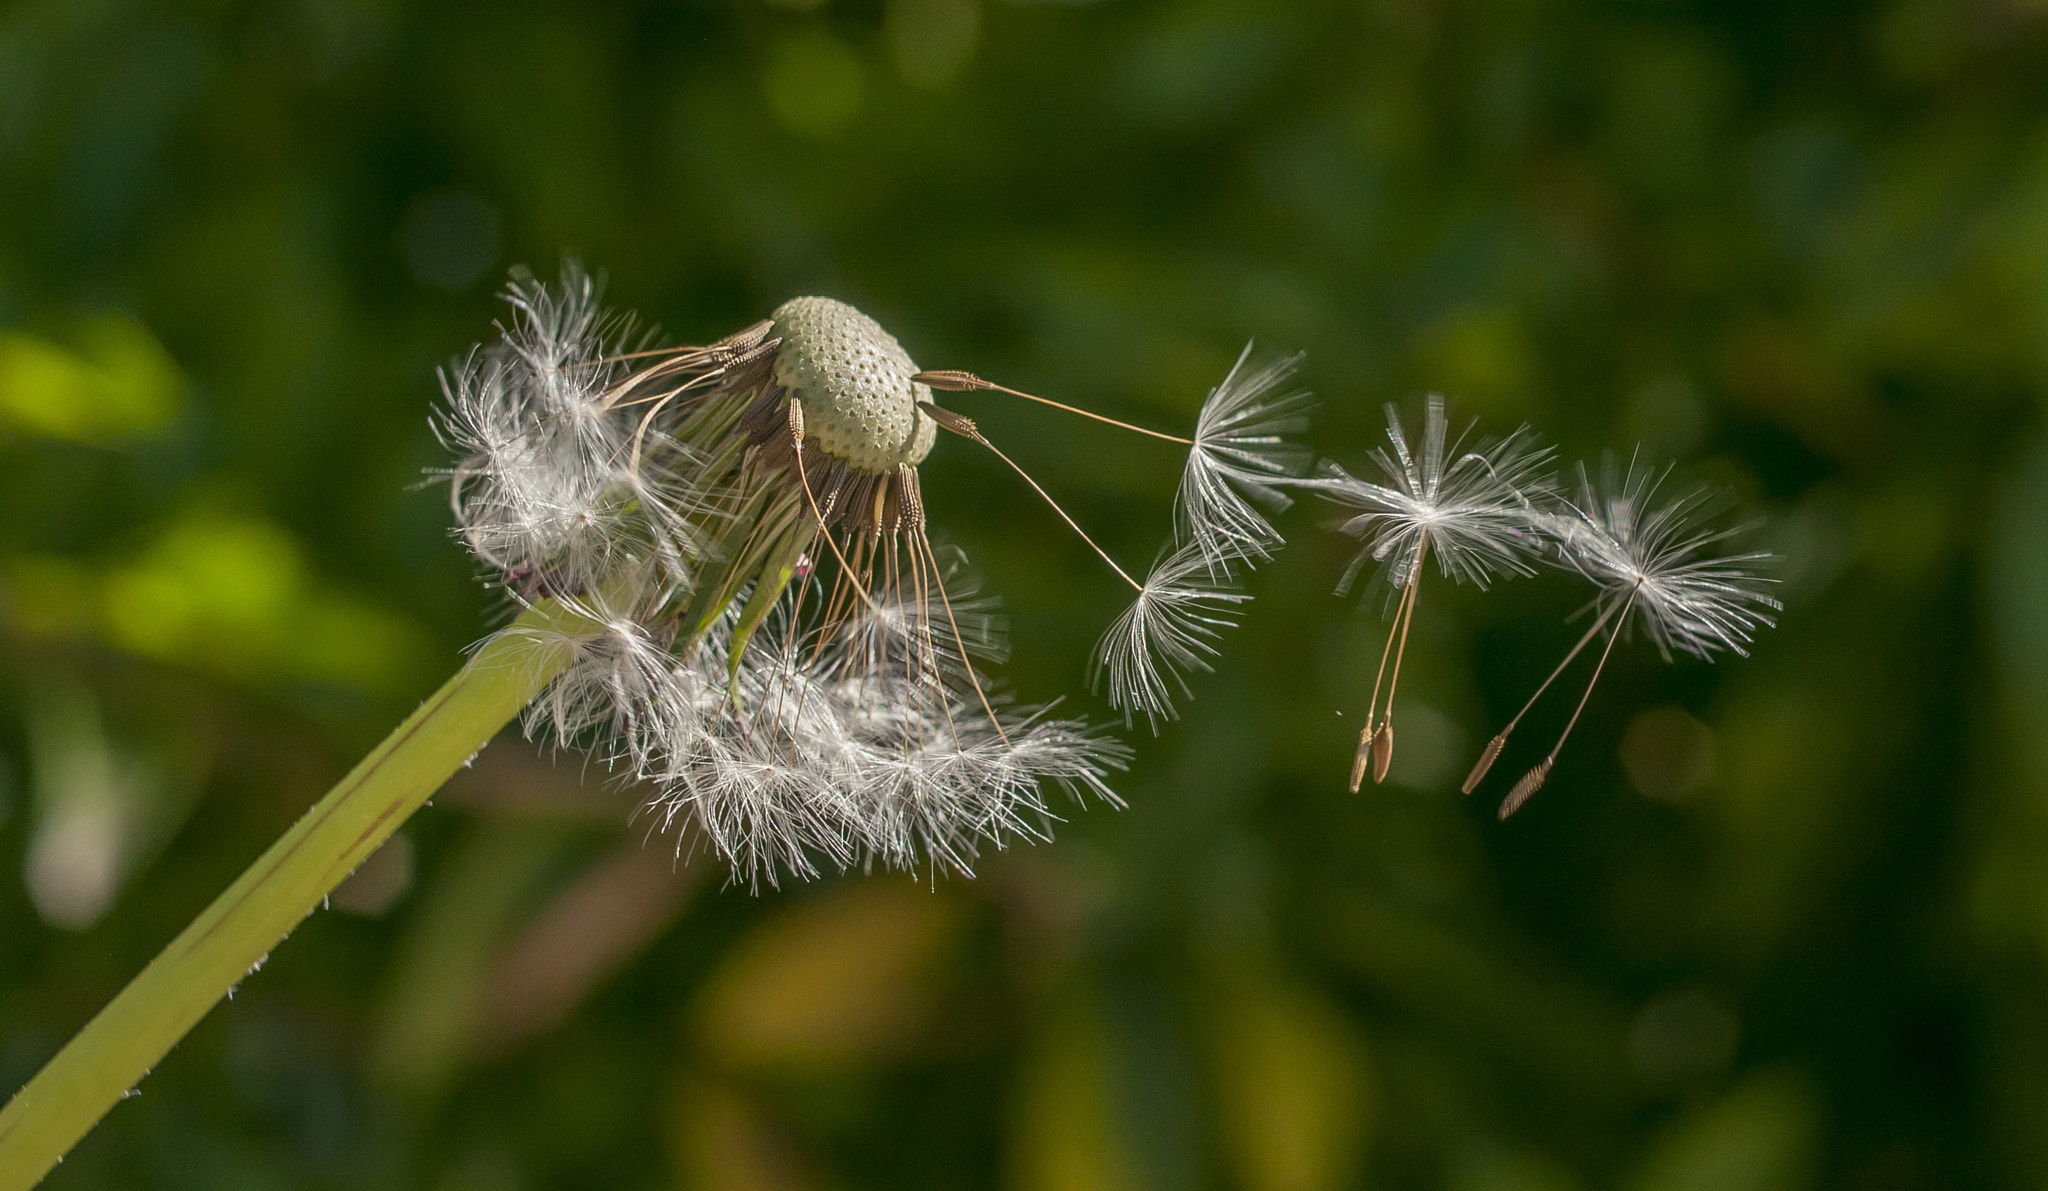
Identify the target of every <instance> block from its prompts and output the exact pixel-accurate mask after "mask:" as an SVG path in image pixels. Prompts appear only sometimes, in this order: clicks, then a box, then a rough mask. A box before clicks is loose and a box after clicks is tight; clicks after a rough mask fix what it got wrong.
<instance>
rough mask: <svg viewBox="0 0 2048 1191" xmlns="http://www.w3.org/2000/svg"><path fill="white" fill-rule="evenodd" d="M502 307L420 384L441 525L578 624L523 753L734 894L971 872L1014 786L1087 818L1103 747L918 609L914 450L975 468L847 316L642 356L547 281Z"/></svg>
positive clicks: (984, 624)
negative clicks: (450, 453)
mask: <svg viewBox="0 0 2048 1191" xmlns="http://www.w3.org/2000/svg"><path fill="white" fill-rule="evenodd" d="M509 297H510V299H511V302H512V306H513V309H514V314H515V318H514V320H513V322H512V323H511V325H509V326H507V327H505V328H504V330H503V334H502V336H501V338H500V341H499V342H498V343H497V344H495V345H493V346H492V347H490V348H488V349H482V350H480V351H479V352H478V353H474V354H473V355H472V356H471V357H470V359H469V360H468V361H466V362H465V364H464V366H463V367H462V368H460V369H458V370H457V371H455V372H454V373H453V374H452V375H451V377H450V378H448V380H447V382H446V384H445V386H444V387H445V389H446V391H447V393H448V408H447V410H446V411H445V412H444V413H443V415H442V418H441V422H440V425H441V432H442V436H443V438H444V439H446V440H447V441H449V442H450V443H451V444H452V445H453V446H455V447H456V448H457V449H458V450H460V451H462V452H464V457H463V459H462V461H461V463H460V464H459V465H458V466H457V467H456V468H455V469H454V471H453V473H452V475H451V485H452V489H453V491H454V497H453V500H454V506H455V511H456V514H457V520H458V528H459V532H460V533H461V534H462V535H463V537H464V538H465V540H467V541H468V542H469V544H470V546H471V548H472V550H473V551H474V552H475V553H476V555H477V557H478V558H479V559H480V560H482V561H483V562H485V563H486V565H487V566H489V567H490V568H492V570H493V572H494V573H495V574H497V575H498V576H499V581H500V582H503V583H504V584H505V585H506V586H507V587H508V588H510V589H511V590H512V591H513V592H514V594H515V595H516V596H518V597H519V598H521V599H529V600H530V599H532V598H534V597H536V596H539V595H547V596H551V597H553V598H554V599H556V600H557V601H559V602H560V603H562V604H563V605H564V606H567V607H569V608H571V609H573V610H575V611H576V612H577V613H578V614H579V615H581V616H582V617H583V618H585V619H586V620H588V621H589V622H591V623H594V624H597V625H600V626H602V631H600V632H598V633H596V634H595V635H587V636H584V635H579V636H578V637H577V639H576V640H573V641H564V642H563V643H562V644H563V645H564V647H565V648H567V649H569V650H570V651H571V653H572V654H573V660H572V661H571V662H570V664H569V666H568V667H567V669H566V670H564V672H563V673H562V674H561V675H560V676H559V677H558V678H556V679H555V680H554V681H553V682H552V684H550V686H549V688H548V690H547V691H546V692H545V693H543V695H542V696H541V698H539V699H538V700H536V701H535V702H534V704H533V705H532V707H531V708H529V710H528V713H527V717H526V719H527V726H528V730H529V731H530V732H545V733H547V734H549V735H552V736H553V737H554V738H555V739H557V740H560V741H564V742H569V743H577V744H587V745H590V746H592V747H595V748H598V749H600V750H603V752H604V755H605V757H606V759H607V760H609V761H612V762H614V763H615V764H617V765H618V766H619V767H620V768H621V769H622V770H623V771H624V772H626V773H628V774H630V775H632V776H633V777H636V778H639V779H642V780H645V781H648V782H650V783H652V784H653V786H654V788H655V794H654V796H653V799H652V801H651V804H650V810H651V811H652V812H653V814H654V816H655V821H656V822H657V823H659V824H660V825H662V826H664V827H669V828H673V829H675V830H676V831H677V833H678V835H679V837H683V838H689V839H694V840H700V841H702V842H704V843H706V844H707V845H708V846H709V847H710V849H711V850H712V851H714V852H716V853H717V854H718V855H720V856H721V857H722V858H723V859H724V860H725V861H726V862H727V863H728V864H729V865H730V866H731V868H732V871H733V874H734V877H735V879H737V880H741V881H744V882H746V883H747V884H749V885H750V886H756V887H758V886H759V885H760V884H762V883H767V884H770V885H773V884H775V883H777V882H778V881H779V880H780V878H781V876H782V875H784V874H788V875H794V876H797V877H800V878H808V877H811V876H814V875H816V873H817V872H818V865H819V864H820V863H824V864H828V865H832V866H836V867H841V868H844V867H848V866H853V865H866V864H872V863H881V864H884V865H889V866H895V867H903V868H915V867H919V866H921V865H931V866H934V867H944V868H947V869H950V870H954V871H958V872H961V873H970V874H971V872H972V867H971V866H972V862H973V859H974V857H975V855H976V853H977V849H978V847H979V845H981V844H984V843H990V844H995V845H998V846H1000V845H1001V844H1003V843H1004V842H1005V841H1007V840H1008V839H1011V838H1016V837H1032V836H1042V835H1043V834H1044V824H1045V823H1046V822H1048V821H1049V819H1050V817H1051V811H1050V809H1049V808H1048V807H1047V806H1046V805H1045V804H1044V803H1043V802H1042V801H1041V800H1040V797H1039V795H1038V783H1039V781H1040V779H1044V780H1047V781H1049V782H1052V783H1053V784H1055V785H1063V786H1065V787H1066V788H1067V789H1068V790H1069V791H1071V792H1073V793H1075V794H1076V795H1077V796H1078V795H1094V796H1098V797H1103V798H1107V799H1111V800H1113V798H1114V796H1113V795H1111V794H1110V792H1109V788H1108V786H1107V784H1106V781H1105V775H1106V773H1107V772H1108V771H1109V770H1110V769H1113V768H1116V767H1119V766H1120V765H1121V764H1122V760H1123V755H1124V754H1123V750H1122V747H1121V746H1120V745H1117V744H1115V743H1114V742H1112V741H1109V740H1106V739H1104V738H1102V737H1100V736H1099V735H1097V734H1095V733H1093V732H1091V731H1090V730H1089V729H1087V728H1086V726H1085V725H1082V724H1080V723H1077V722H1074V721H1068V720H1060V719H1053V718H1049V717H1048V716H1047V715H1046V713H1045V711H1044V709H1042V708H1034V707H1017V706H1012V705H1010V704H1009V703H1008V702H1007V701H1006V700H1005V699H1004V698H1002V697H1001V696H1000V695H999V694H998V693H997V692H995V691H993V690H991V689H990V688H989V685H988V684H987V683H986V682H984V681H983V677H982V675H981V674H980V673H979V671H978V669H977V666H976V662H975V658H974V655H975V654H976V653H977V652H986V650H987V648H988V646H989V645H990V642H989V640H988V638H989V637H991V636H992V631H991V626H990V624H989V622H988V621H987V620H986V618H977V616H976V615H975V611H974V609H973V608H972V607H971V606H970V604H971V601H964V600H963V601H957V602H956V599H955V596H954V595H953V593H952V592H950V591H949V590H948V585H949V583H955V584H957V575H955V574H949V571H950V570H951V569H952V568H948V567H946V566H943V565H941V563H940V560H939V557H938V555H937V553H936V552H935V550H934V548H933V546H932V543H931V541H930V539H929V537H928V536H927V533H926V521H925V510H924V503H923V497H922V494H921V489H920V487H919V483H918V471H917V467H918V464H920V463H921V462H922V461H923V460H924V458H925V456H926V455H927V453H928V452H929V451H930V450H931V448H932V446H933V443H934V441H935V439H936V435H937V432H938V431H939V430H940V429H945V430H947V431H950V432H952V433H954V434H958V435H962V436H964V437H967V438H970V439H972V440H974V441H976V442H978V443H981V444H982V445H984V446H987V447H989V449H991V450H996V449H995V447H994V445H993V444H991V443H989V442H988V440H987V439H986V438H985V437H984V436H982V435H981V433H980V432H979V431H978V430H976V428H975V427H974V424H973V422H972V421H970V420H969V419H967V418H965V417H963V416H961V415H958V414H956V413H953V412H952V411H950V410H946V409H943V408H941V407H940V406H938V405H937V404H936V403H935V402H933V400H932V392H931V389H930V387H929V386H927V385H926V384H925V383H923V381H921V380H920V379H918V377H919V373H918V369H917V367H916V366H915V365H914V364H913V363H912V362H911V360H910V357H909V355H908V354H907V353H905V352H904V351H903V349H902V347H901V345H900V344H898V343H897V341H896V340H895V338H894V337H892V336H890V335H889V334H888V333H887V332H886V331H884V330H883V329H882V328H881V327H880V326H879V325H878V324H876V323H875V322H874V320H873V319H870V318H868V317H867V316H866V315H864V314H861V313H860V312H859V311H857V310H855V309H853V308H852V307H850V306H847V305H845V304H844V303H841V302H837V301H834V300H832V299H829V298H797V299H793V300H791V301H789V302H786V303H784V304H783V305H782V306H781V307H779V308H778V309H777V310H776V311H775V312H774V313H773V315H772V316H771V317H770V318H769V319H768V320H766V321H765V322H762V323H758V324H756V325H754V326H752V327H749V328H747V329H745V330H743V331H741V332H739V333H738V334H736V335H733V336H730V337H728V338H726V339H724V340H720V341H718V342H716V343H713V344H710V345H708V346H702V347H678V348H646V347H637V346H636V345H633V344H630V343H629V342H627V340H626V338H625V334H626V332H627V331H628V329H629V324H627V323H625V322H623V321H621V320H617V319H614V318H612V317H610V316H608V315H605V314H603V313H601V312H600V311H599V310H598V308H597V301H598V291H597V287H596V286H595V284H594V283H593V282H591V280H590V279H589V278H588V277H587V276H585V275H583V274H582V273H581V272H580V271H577V270H574V269H573V268H572V269H571V270H570V272H569V273H568V275H567V277H566V278H565V280H564V282H563V284H562V285H560V286H558V287H553V288H549V287H543V286H540V285H538V284H537V283H535V282H534V281H533V280H532V278H531V277H530V276H526V275H520V276H516V277H515V279H514V282H513V285H512V288H511V290H510V293H509ZM996 454H998V455H999V456H1002V452H1000V451H999V450H997V451H996ZM1002 457H1003V458H1004V459H1005V461H1006V462H1007V461H1008V457H1007V456H1002ZM1013 466H1014V465H1013ZM1026 478H1027V480H1028V479H1029V477H1028V476H1027V477H1026ZM1034 487H1036V485H1035V483H1034ZM1040 491H1041V492H1042V489H1041V490H1040ZM1048 499H1049V498H1048ZM1055 507H1057V506H1055ZM1063 515H1064V514H1063ZM1091 544H1092V543H1091ZM963 620H964V621H965V622H966V624H965V625H964V626H963ZM764 632H765V633H766V634H767V635H766V636H765V637H764V636H763V635H762V634H763V633H764Z"/></svg>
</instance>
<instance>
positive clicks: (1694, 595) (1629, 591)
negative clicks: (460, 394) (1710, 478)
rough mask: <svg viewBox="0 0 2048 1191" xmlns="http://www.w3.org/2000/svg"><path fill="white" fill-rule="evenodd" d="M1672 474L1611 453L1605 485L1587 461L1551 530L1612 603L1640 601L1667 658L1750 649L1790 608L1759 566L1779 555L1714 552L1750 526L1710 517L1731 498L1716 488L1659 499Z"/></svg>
mask: <svg viewBox="0 0 2048 1191" xmlns="http://www.w3.org/2000/svg"><path fill="white" fill-rule="evenodd" d="M1670 472H1671V469H1670V468H1669V467H1668V466H1666V467H1663V468H1657V467H1652V466H1648V465H1646V464H1644V463H1643V462H1642V461H1641V460H1640V459H1639V458H1631V459H1630V460H1629V464H1628V467H1627V468H1626V470H1624V469H1622V468H1621V467H1620V465H1619V463H1618V461H1617V460H1616V459H1615V458H1614V457H1612V456H1609V457H1608V458H1607V459H1606V460H1604V462H1603V465H1602V468H1601V479H1600V482H1599V483H1598V484H1596V483H1595V482H1594V481H1593V480H1592V478H1591V477H1590V475H1589V474H1588V472H1587V470H1586V466H1585V464H1583V463H1581V464H1579V466H1578V485H1577V491H1576V494H1575V495H1574V496H1573V497H1571V498H1569V499H1560V500H1559V501H1558V506H1557V510H1556V512H1555V513H1554V514H1552V515H1551V516H1549V517H1547V518H1546V519H1545V522H1544V528H1545V530H1546V532H1548V533H1549V534H1550V535H1551V536H1552V537H1553V538H1554V539H1555V540H1556V543H1557V556H1558V559H1559V561H1560V563H1561V564H1562V565H1565V566H1567V567H1569V568H1571V569H1572V570H1575V571H1577V572H1578V573H1579V574H1581V575H1583V576H1584V577H1585V578H1586V579H1587V580H1588V581H1590V582H1591V583H1593V584H1594V585H1595V586H1596V587H1598V588H1599V589H1600V600H1601V602H1602V604H1603V606H1604V607H1613V606H1615V605H1617V604H1619V603H1621V602H1624V601H1630V600H1632V601H1633V602H1632V603H1630V604H1629V609H1630V611H1629V621H1630V623H1631V624H1633V625H1640V626H1641V628H1642V630H1643V632H1644V634H1645V635H1646V636H1648V637H1649V638H1650V640H1651V641H1652V642H1654V643H1655V644H1656V646H1657V649H1658V651H1659V652H1660V653H1661V654H1662V655H1663V656H1664V658H1665V659H1666V660H1669V659H1670V657H1671V655H1672V651H1673V650H1677V651H1678V652H1681V653H1688V654H1691V655H1693V656H1694V657H1698V658H1703V659H1708V660H1711V659H1712V657H1713V655H1714V654H1715V653H1716V652H1719V651H1722V650H1726V651H1728V652H1730V653H1734V654H1736V655H1738V656H1742V657H1747V656H1748V654H1749V646H1750V643H1751V642H1752V640H1753V639H1754V637H1755V634H1756V630H1757V629H1759V628H1763V627H1768V626H1770V625H1773V624H1776V623H1777V621H1776V617H1775V614H1776V613H1777V612H1778V611H1779V610H1780V609H1781V608H1782V605H1781V604H1780V603H1779V602H1778V601H1777V600H1776V599H1775V598H1773V597H1772V596H1771V595H1770V594H1769V591H1768V587H1769V585H1770V584H1773V583H1775V582H1777V581H1776V580H1775V579H1772V578H1769V577H1767V576H1765V575H1762V574H1760V573H1759V572H1760V571H1761V570H1762V568H1764V567H1765V566H1767V565H1768V564H1769V563H1770V562H1771V561H1772V557H1773V556H1772V555H1770V554H1769V553H1765V552H1750V553H1744V554H1731V555H1718V556H1713V555H1706V554H1705V553H1704V552H1705V551H1707V550H1708V549H1709V548H1710V547H1713V546H1715V545H1717V544H1719V543H1722V542H1725V541H1727V540H1729V539H1731V538H1734V537H1736V536H1737V535H1739V534H1740V533H1742V532H1743V530H1744V529H1745V528H1746V527H1744V526H1732V527H1725V528H1713V527H1711V526H1710V525H1707V524H1705V523H1706V522H1707V521H1708V520H1709V519H1710V518H1711V517H1712V516H1713V514H1714V513H1715V512H1716V511H1717V508H1718V506H1720V505H1721V504H1723V503H1725V498H1723V497H1721V496H1718V495H1716V494H1715V493H1713V492H1711V491H1709V490H1706V489H1692V490H1689V491H1686V492H1683V493H1679V494H1677V495H1674V496H1670V497H1666V498H1665V499H1664V500H1663V501H1662V502H1661V503H1658V491H1659V489H1661V488H1662V487H1663V484H1664V481H1665V480H1666V479H1667V478H1668V477H1669V476H1670Z"/></svg>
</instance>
